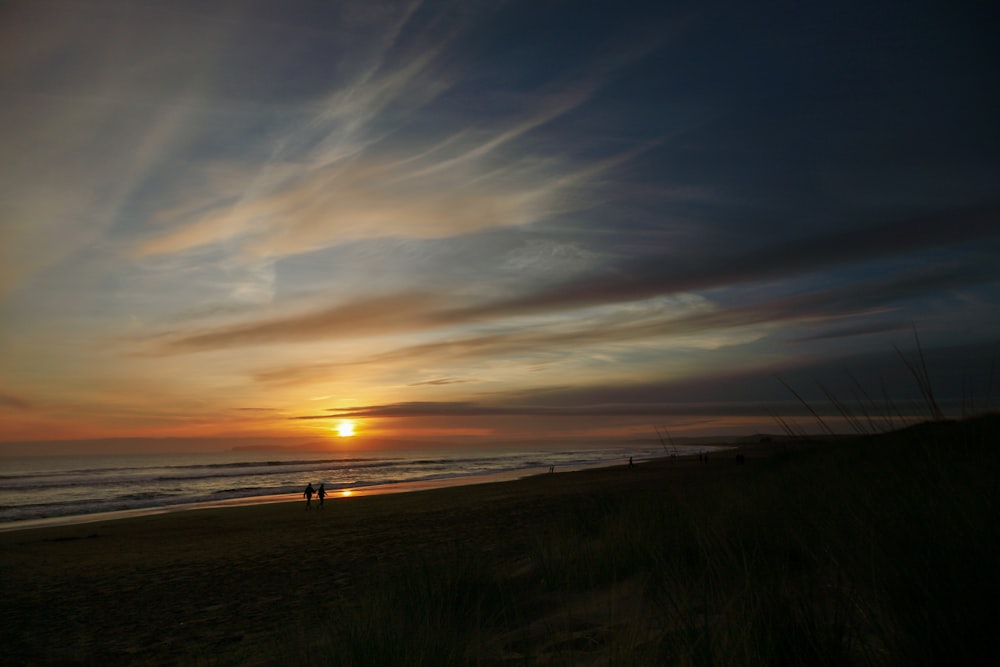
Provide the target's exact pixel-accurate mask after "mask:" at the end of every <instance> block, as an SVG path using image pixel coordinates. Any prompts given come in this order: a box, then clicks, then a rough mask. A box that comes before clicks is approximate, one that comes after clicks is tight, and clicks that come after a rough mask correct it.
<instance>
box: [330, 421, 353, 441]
mask: <svg viewBox="0 0 1000 667" xmlns="http://www.w3.org/2000/svg"><path fill="white" fill-rule="evenodd" d="M334 430H335V431H337V435H339V436H340V437H341V438H349V437H351V436H352V435H354V422H352V421H350V420H348V419H345V420H343V421H342V422H340V423H339V424H337V427H336V428H335V429H334Z"/></svg>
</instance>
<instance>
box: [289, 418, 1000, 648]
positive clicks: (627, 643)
mask: <svg viewBox="0 0 1000 667" xmlns="http://www.w3.org/2000/svg"><path fill="white" fill-rule="evenodd" d="M998 436H1000V417H998V416H996V415H994V416H984V417H979V418H975V419H970V420H966V421H963V422H939V423H932V424H925V425H921V426H917V427H911V428H909V429H906V430H903V431H898V432H892V433H888V434H884V435H879V436H868V437H864V438H858V439H853V440H850V441H842V442H838V443H837V444H832V445H831V444H824V445H808V444H798V445H788V446H787V447H786V449H785V450H784V451H782V452H779V453H778V454H776V455H775V456H773V457H771V458H769V459H758V460H754V461H753V462H752V465H748V466H746V467H737V466H735V465H734V464H733V463H732V462H731V461H730V460H729V459H728V457H727V460H726V461H724V462H722V461H720V462H719V463H718V464H717V467H716V469H715V473H716V474H707V475H705V476H704V477H703V478H702V479H700V480H698V481H697V483H684V484H679V485H676V486H665V485H664V486H659V485H656V484H642V485H637V486H636V487H635V488H634V489H632V490H630V491H623V490H622V489H621V488H616V489H614V490H613V491H609V492H607V493H604V492H598V493H592V494H588V495H580V496H578V497H576V498H575V499H574V502H573V505H572V506H571V507H570V508H568V510H567V511H566V512H565V513H564V514H562V515H561V519H560V521H559V522H558V523H554V524H548V525H543V526H541V527H540V529H539V530H538V531H537V533H536V534H535V536H534V538H533V539H532V540H530V541H529V542H528V544H527V548H526V549H525V550H524V551H523V553H521V554H520V557H519V558H517V559H515V560H514V561H513V562H511V561H507V562H496V561H495V560H494V559H492V558H491V555H490V554H488V553H482V552H478V551H476V547H475V545H468V546H466V547H461V548H459V547H454V546H453V548H452V549H451V551H447V550H445V551H438V552H433V553H430V552H428V553H424V554H422V555H419V556H417V557H416V559H415V560H414V561H413V562H411V563H409V564H407V565H406V566H404V567H403V568H401V569H400V570H398V571H397V572H395V573H394V574H393V576H391V577H388V578H386V579H384V580H383V581H382V582H381V585H379V586H377V587H376V588H374V589H372V590H369V591H368V592H367V594H365V595H363V596H361V597H359V598H355V599H351V600H339V601H337V603H336V605H335V607H336V608H335V609H333V610H331V612H330V614H329V616H328V617H327V619H326V620H325V622H324V625H323V627H322V629H321V630H320V631H319V633H315V632H314V633H311V634H308V635H305V634H301V635H299V636H297V637H295V638H294V640H288V641H285V642H279V643H277V644H275V645H274V646H273V647H272V649H273V654H272V655H273V657H275V659H277V656H281V659H282V660H289V659H292V658H294V660H293V662H289V663H288V664H302V665H306V664H314V663H315V662H316V661H317V660H319V659H320V658H321V659H322V661H323V662H325V663H327V664H333V665H344V666H360V665H387V664H392V665H521V664H523V665H536V664H546V665H549V664H551V665H940V664H966V665H973V664H990V663H991V662H992V664H998V662H997V661H998V660H1000V643H998V641H997V639H996V635H995V633H994V632H993V631H992V627H991V626H992V618H993V612H992V608H993V605H994V604H995V600H997V599H998V596H1000V570H998V567H997V565H998V563H1000V560H998V556H1000V525H998V520H1000V519H998V517H1000V504H998V480H1000V448H998V447H997V444H998V443H997V438H998ZM720 458H721V457H720ZM692 472H694V471H692Z"/></svg>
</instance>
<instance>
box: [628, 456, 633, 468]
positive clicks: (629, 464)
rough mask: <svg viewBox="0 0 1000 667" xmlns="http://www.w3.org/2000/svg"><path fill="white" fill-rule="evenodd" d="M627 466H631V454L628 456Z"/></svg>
mask: <svg viewBox="0 0 1000 667" xmlns="http://www.w3.org/2000/svg"><path fill="white" fill-rule="evenodd" d="M628 467H629V468H631V467H632V457H631V456H630V457H628Z"/></svg>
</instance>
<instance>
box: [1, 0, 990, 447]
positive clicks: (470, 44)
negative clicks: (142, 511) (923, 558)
mask: <svg viewBox="0 0 1000 667" xmlns="http://www.w3.org/2000/svg"><path fill="white" fill-rule="evenodd" d="M974 4H977V3H963V2H930V3H916V4H914V3H904V2H898V3H892V2H871V1H867V2H856V3H855V2H837V3H802V2H769V1H762V2H713V1H711V0H709V1H707V2H690V3H687V2H671V1H669V0H667V1H663V2H656V3H641V2H601V1H596V0H594V1H583V0H579V1H575V2H568V1H560V2H550V1H546V0H530V1H526V2H520V1H512V2H501V1H498V0H490V1H488V2H477V1H475V0H463V1H458V2H443V1H442V2H439V1H435V0H425V1H422V2H421V1H419V0H416V1H413V2H378V1H372V0H328V1H319V0H316V1H306V0H285V1H283V2H280V3H276V2H265V1H258V2H253V1H249V0H247V1H239V2H212V1H208V2H206V1H202V0H198V1H184V0H180V1H178V0H170V1H155V0H150V1H148V2H140V1H133V2H123V1H117V0H108V1H96V0H94V1H91V0H67V1H48V0H30V1H27V2H18V1H5V2H2V3H0V155H2V158H3V159H2V160H0V441H6V442H15V441H47V440H64V439H82V440H88V441H91V442H97V441H102V440H104V439H111V438H131V439H140V440H141V439H143V438H145V439H162V438H190V439H197V438H237V437H270V436H274V437H278V436H288V437H302V438H305V437H310V438H313V437H316V438H329V439H330V441H331V443H332V444H331V446H338V430H337V429H338V428H340V427H341V426H340V425H341V422H342V421H347V420H350V421H351V422H352V423H353V425H354V427H355V430H356V432H357V433H358V434H359V435H361V434H368V435H369V436H375V435H378V436H381V437H387V438H440V439H455V440H460V441H463V442H469V443H476V442H486V441H489V440H490V439H491V438H493V439H502V438H562V437H576V436H589V437H597V438H612V437H614V438H617V437H633V436H635V437H639V436H649V435H650V434H651V433H653V432H654V428H655V427H660V428H662V429H667V431H668V432H669V433H671V434H673V435H674V436H678V437H681V436H695V435H698V436H701V435H716V434H735V433H755V432H765V431H771V432H773V431H777V430H778V426H777V423H776V419H775V417H774V415H775V414H777V415H779V416H785V417H787V418H788V419H790V420H792V423H801V424H803V425H804V426H803V428H806V427H808V420H809V419H810V417H809V416H808V413H807V412H806V410H805V408H804V407H803V406H802V405H801V404H800V402H799V401H798V399H797V398H796V394H797V395H799V396H801V397H802V398H803V400H804V401H805V402H807V403H809V404H810V405H811V406H813V407H814V408H815V409H816V410H817V411H819V412H820V413H821V414H823V413H828V414H835V413H836V411H835V410H832V409H830V406H828V405H827V404H826V393H824V390H825V391H826V392H829V394H830V395H833V396H835V397H837V398H838V399H839V400H841V401H847V402H851V401H856V402H857V404H859V405H860V404H865V405H868V406H874V405H875V404H876V403H878V404H881V405H883V406H885V405H886V404H887V403H886V402H885V400H884V399H885V398H886V397H888V398H889V399H890V402H891V403H892V404H893V405H895V406H898V408H899V410H900V411H901V412H906V411H908V410H910V405H911V403H912V402H913V401H915V400H917V399H915V398H914V396H916V397H919V396H920V393H919V388H918V387H917V383H916V382H915V380H914V376H913V374H912V373H911V371H910V370H909V368H908V366H907V364H908V363H909V364H910V365H911V366H912V365H914V364H917V365H919V353H921V352H922V353H923V355H924V362H925V364H926V368H927V373H928V375H929V377H930V380H931V382H932V383H933V389H934V392H935V397H936V398H937V399H938V400H939V401H940V403H941V404H942V405H943V406H945V407H946V411H947V412H948V413H949V414H957V413H961V412H968V411H970V410H979V409H983V408H984V407H989V405H990V401H991V400H992V401H993V403H992V406H993V407H995V404H996V399H995V398H993V394H995V393H997V392H996V390H994V389H993V387H994V386H997V388H998V389H1000V373H996V372H995V371H994V365H995V362H996V361H997V360H998V356H1000V308H998V305H1000V262H998V260H1000V187H998V185H1000V123H998V122H997V109H998V107H1000V104H998V103H1000V95H998V87H997V81H996V78H995V75H996V71H997V70H996V68H997V63H998V62H1000V58H998V55H1000V54H998V47H997V43H996V40H995V39H993V36H992V34H991V33H992V32H993V31H992V29H991V27H990V25H991V24H990V22H989V21H988V17H987V16H986V13H985V10H976V9H975V7H974ZM977 12H979V13H977ZM914 409H915V408H914ZM796 420H797V421H796ZM836 421H837V420H835V419H831V423H834V422H836ZM341 440H346V438H342V439H341ZM138 441H139V440H136V442H138ZM193 441H194V440H192V442H193ZM136 446H137V447H138V446H139V445H136ZM343 446H346V445H343Z"/></svg>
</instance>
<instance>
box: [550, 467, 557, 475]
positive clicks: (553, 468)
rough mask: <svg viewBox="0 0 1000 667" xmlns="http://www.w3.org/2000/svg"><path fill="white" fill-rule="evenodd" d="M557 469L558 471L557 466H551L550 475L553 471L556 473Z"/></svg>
mask: <svg viewBox="0 0 1000 667" xmlns="http://www.w3.org/2000/svg"><path fill="white" fill-rule="evenodd" d="M555 471H556V467H555V466H549V474H550V475H551V474H552V473H554V472H555Z"/></svg>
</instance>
